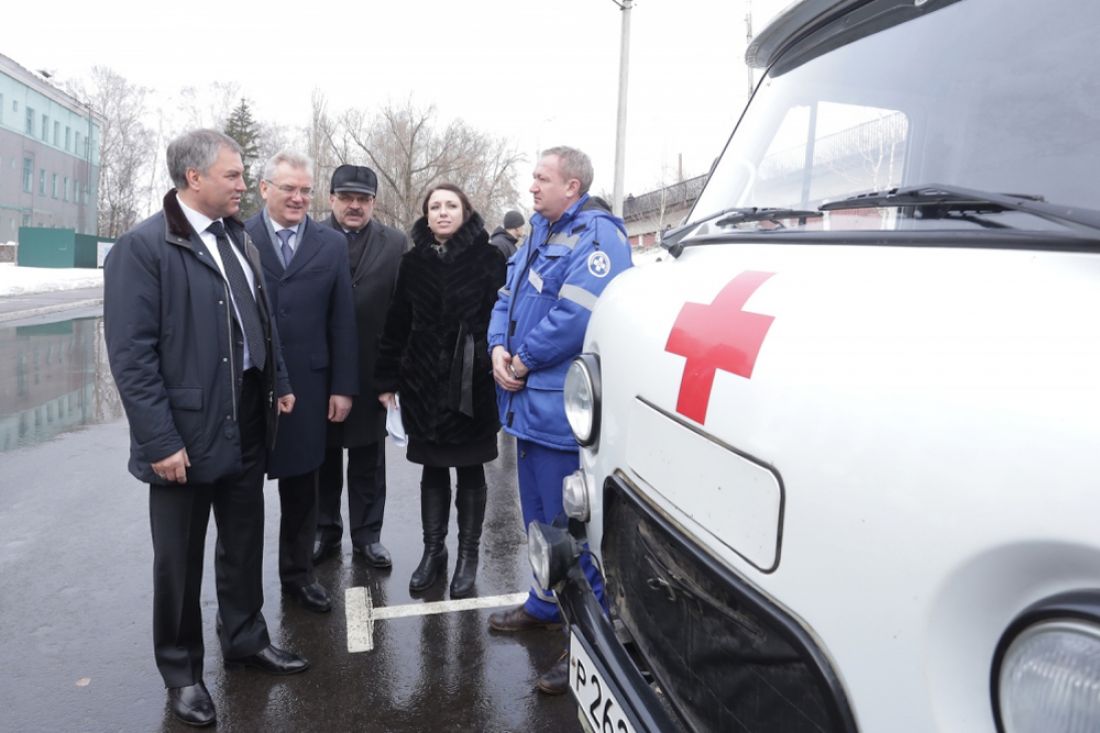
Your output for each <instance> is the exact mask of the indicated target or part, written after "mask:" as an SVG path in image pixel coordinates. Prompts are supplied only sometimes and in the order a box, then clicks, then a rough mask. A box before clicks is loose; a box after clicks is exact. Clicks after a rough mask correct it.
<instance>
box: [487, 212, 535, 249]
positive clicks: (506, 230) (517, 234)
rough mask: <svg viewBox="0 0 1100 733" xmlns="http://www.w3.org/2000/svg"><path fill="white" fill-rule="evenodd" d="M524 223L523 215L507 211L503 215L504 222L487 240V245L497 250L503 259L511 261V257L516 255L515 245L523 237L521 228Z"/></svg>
mask: <svg viewBox="0 0 1100 733" xmlns="http://www.w3.org/2000/svg"><path fill="white" fill-rule="evenodd" d="M526 223H527V221H526V220H525V219H524V218H523V214H521V213H519V212H518V211H509V212H508V213H507V214H505V215H504V222H503V223H502V224H501V225H500V226H498V227H497V229H496V231H495V232H493V236H491V237H490V238H489V244H491V245H493V246H494V247H496V248H497V249H499V250H500V253H501V254H503V255H504V259H506V260H510V259H512V255H514V254H515V253H516V248H517V247H516V243H517V242H519V240H520V239H521V238H522V237H523V226H524V224H526Z"/></svg>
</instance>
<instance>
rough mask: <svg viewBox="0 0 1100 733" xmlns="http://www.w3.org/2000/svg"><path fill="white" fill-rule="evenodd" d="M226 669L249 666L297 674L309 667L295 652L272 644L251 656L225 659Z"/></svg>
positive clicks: (278, 673)
mask: <svg viewBox="0 0 1100 733" xmlns="http://www.w3.org/2000/svg"><path fill="white" fill-rule="evenodd" d="M225 666H226V668H227V669H234V668H237V667H251V668H252V669H258V670H260V671H261V672H266V673H267V674H274V675H287V674H298V673H299V672H305V671H306V670H307V669H309V661H308V660H306V659H305V658H304V657H299V656H298V655H297V654H292V653H290V652H288V651H284V650H282V649H280V648H279V647H277V646H275V645H274V644H269V645H268V646H267V648H266V649H261V650H260V651H258V652H256V653H255V654H253V655H252V656H251V657H240V658H238V659H227V660H225Z"/></svg>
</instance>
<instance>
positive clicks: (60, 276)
mask: <svg viewBox="0 0 1100 733" xmlns="http://www.w3.org/2000/svg"><path fill="white" fill-rule="evenodd" d="M667 258H668V252H666V251H665V250H663V249H661V248H660V247H651V248H649V249H648V250H634V252H633V253H632V259H633V260H634V264H635V265H645V264H649V263H652V262H655V261H657V260H658V259H667ZM102 285H103V270H93V269H90V268H84V267H71V268H64V267H19V266H18V265H14V264H12V263H11V262H2V263H0V297H3V296H5V295H23V294H26V293H48V292H52V291H54V290H75V289H77V288H95V287H101V286H102Z"/></svg>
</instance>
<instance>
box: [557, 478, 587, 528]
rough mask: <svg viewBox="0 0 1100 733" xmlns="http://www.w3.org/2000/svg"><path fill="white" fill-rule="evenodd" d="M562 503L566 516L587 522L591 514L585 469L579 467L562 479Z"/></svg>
mask: <svg viewBox="0 0 1100 733" xmlns="http://www.w3.org/2000/svg"><path fill="white" fill-rule="evenodd" d="M561 503H562V508H563V509H565V516H567V517H569V518H570V519H576V520H577V521H580V522H587V521H588V517H589V515H590V514H591V511H590V510H589V504H588V482H587V481H585V478H584V471H582V470H580V469H577V470H576V471H574V472H573V473H571V474H569V475H568V476H566V477H565V478H564V479H562V482H561Z"/></svg>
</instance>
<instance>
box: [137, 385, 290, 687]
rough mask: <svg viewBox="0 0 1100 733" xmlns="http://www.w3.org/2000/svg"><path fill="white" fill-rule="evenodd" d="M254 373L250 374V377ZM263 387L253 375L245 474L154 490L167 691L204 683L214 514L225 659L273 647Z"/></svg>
mask: <svg viewBox="0 0 1100 733" xmlns="http://www.w3.org/2000/svg"><path fill="white" fill-rule="evenodd" d="M250 371H251V370H250ZM262 392H263V383H262V378H261V377H260V376H259V375H258V373H257V374H248V375H247V376H246V377H245V379H244V385H243V387H242V390H241V404H240V410H239V413H238V417H239V423H238V424H239V427H240V431H241V458H242V461H243V467H244V468H243V471H242V472H241V473H240V474H239V475H237V476H231V477H227V478H224V479H221V480H219V481H217V482H215V483H212V484H193V483H187V484H184V485H179V484H169V485H162V484H151V485H150V486H149V523H150V527H151V529H152V535H153V654H154V656H155V658H156V663H157V669H159V670H160V674H161V677H163V678H164V685H165V687H184V686H187V685H192V684H195V683H196V682H198V681H200V680H201V679H202V658H203V642H202V611H201V609H200V605H199V596H200V590H201V588H202V569H203V555H204V549H205V546H206V528H207V524H208V523H209V521H210V509H211V508H213V510H214V522H215V523H216V525H217V530H218V541H217V545H216V547H215V554H214V575H215V580H216V585H217V594H218V616H219V617H220V619H221V622H222V623H221V630H220V632H219V637H218V638H219V641H220V642H221V646H222V656H223V657H224V658H225V659H233V658H236V657H245V656H249V655H251V654H255V653H256V652H258V651H260V650H261V649H263V648H264V647H266V646H267V645H268V644H269V643H270V640H269V638H268V634H267V624H266V622H265V621H264V617H263V613H262V612H261V609H262V607H263V604H264V594H263V549H264V493H263V486H264V463H265V450H264V433H265V429H264V413H263V400H262Z"/></svg>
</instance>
